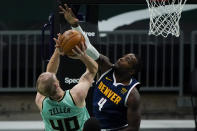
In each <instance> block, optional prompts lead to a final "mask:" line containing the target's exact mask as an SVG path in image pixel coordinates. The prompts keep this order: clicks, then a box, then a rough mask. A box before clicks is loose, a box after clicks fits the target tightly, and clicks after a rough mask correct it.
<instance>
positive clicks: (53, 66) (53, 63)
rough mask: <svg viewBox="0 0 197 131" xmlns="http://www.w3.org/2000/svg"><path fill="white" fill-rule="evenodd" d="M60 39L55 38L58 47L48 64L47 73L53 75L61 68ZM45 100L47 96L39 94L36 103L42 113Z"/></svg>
mask: <svg viewBox="0 0 197 131" xmlns="http://www.w3.org/2000/svg"><path fill="white" fill-rule="evenodd" d="M60 37H61V35H60V34H58V39H56V38H54V40H55V42H56V45H55V47H56V49H55V51H54V53H53V55H52V56H51V58H50V60H49V63H48V64H47V69H46V72H51V73H55V74H56V73H57V70H58V67H59V62H60V58H59V56H60V54H62V53H61V52H60V51H59V49H58V48H59V42H60ZM44 98H45V96H43V95H42V94H40V93H39V92H37V94H36V98H35V103H36V105H37V107H38V109H39V110H40V111H42V101H43V100H44Z"/></svg>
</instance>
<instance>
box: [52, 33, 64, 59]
mask: <svg viewBox="0 0 197 131" xmlns="http://www.w3.org/2000/svg"><path fill="white" fill-rule="evenodd" d="M57 36H58V37H57V39H56V38H53V40H54V41H55V47H56V48H57V49H58V53H59V54H60V55H64V52H63V51H62V48H61V45H60V44H61V42H62V36H61V34H60V33H58V34H57Z"/></svg>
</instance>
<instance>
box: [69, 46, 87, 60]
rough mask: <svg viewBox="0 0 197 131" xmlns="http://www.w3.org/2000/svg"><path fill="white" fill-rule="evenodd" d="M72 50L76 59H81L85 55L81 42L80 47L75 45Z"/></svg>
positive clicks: (84, 48)
mask: <svg viewBox="0 0 197 131" xmlns="http://www.w3.org/2000/svg"><path fill="white" fill-rule="evenodd" d="M72 52H73V53H74V54H75V58H78V59H83V58H84V57H86V55H87V54H86V47H85V44H82V48H81V49H80V48H79V46H75V48H74V49H72Z"/></svg>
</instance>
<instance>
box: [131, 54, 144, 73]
mask: <svg viewBox="0 0 197 131" xmlns="http://www.w3.org/2000/svg"><path fill="white" fill-rule="evenodd" d="M133 55H134V56H135V58H134V59H133V64H132V71H133V73H134V75H136V74H137V73H138V72H140V71H141V66H142V65H141V59H140V57H139V56H138V55H136V54H133Z"/></svg>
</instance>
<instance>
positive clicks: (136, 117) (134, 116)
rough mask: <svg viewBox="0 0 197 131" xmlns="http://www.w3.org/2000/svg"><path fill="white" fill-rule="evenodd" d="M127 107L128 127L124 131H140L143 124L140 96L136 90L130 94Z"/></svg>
mask: <svg viewBox="0 0 197 131" xmlns="http://www.w3.org/2000/svg"><path fill="white" fill-rule="evenodd" d="M127 105H128V109H127V121H128V127H127V128H126V129H124V130H123V131H139V129H140V122H141V109H140V94H139V92H138V90H137V89H136V88H134V89H133V90H132V91H131V93H130V94H129V97H128V101H127Z"/></svg>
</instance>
